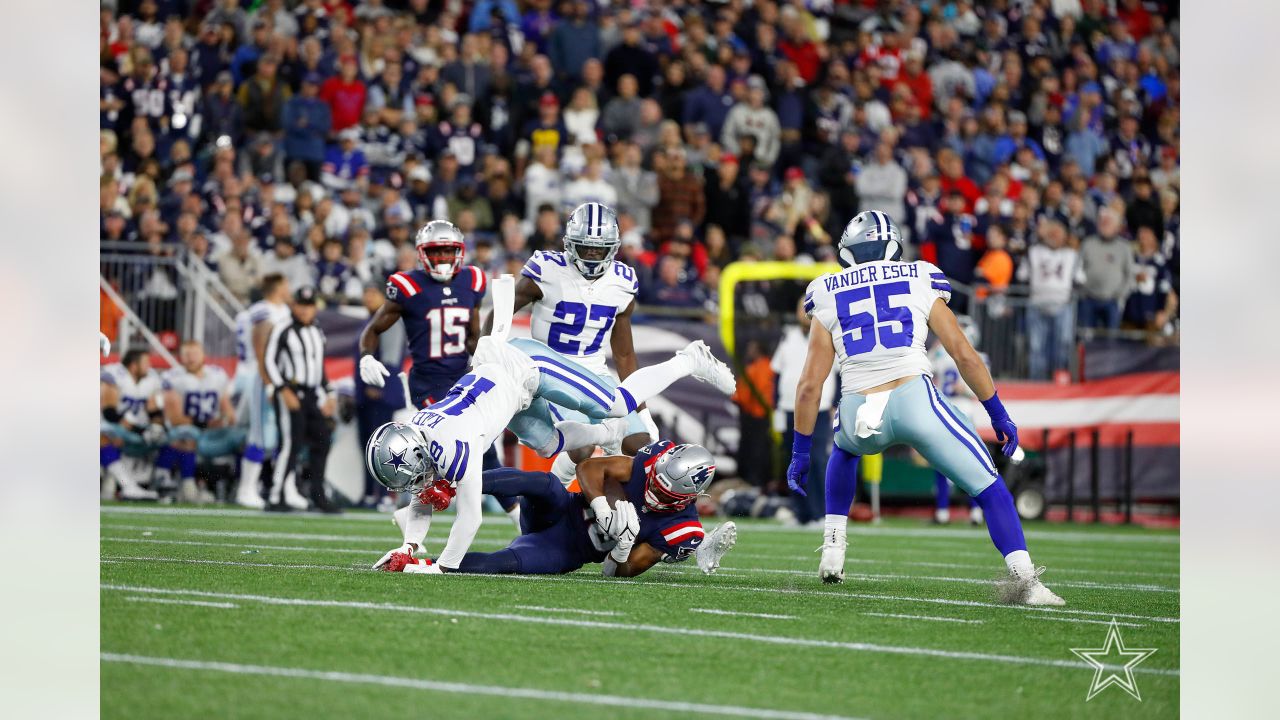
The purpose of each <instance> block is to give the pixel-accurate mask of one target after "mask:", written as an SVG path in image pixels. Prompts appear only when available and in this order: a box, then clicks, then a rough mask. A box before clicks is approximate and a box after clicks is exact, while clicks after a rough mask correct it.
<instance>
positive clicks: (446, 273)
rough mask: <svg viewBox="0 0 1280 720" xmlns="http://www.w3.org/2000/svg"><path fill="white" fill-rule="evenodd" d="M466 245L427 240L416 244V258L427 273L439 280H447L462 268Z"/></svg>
mask: <svg viewBox="0 0 1280 720" xmlns="http://www.w3.org/2000/svg"><path fill="white" fill-rule="evenodd" d="M464 257H466V247H465V246H464V245H463V244H462V243H461V242H458V243H454V242H449V241H440V240H437V241H428V242H426V243H423V244H421V245H419V246H418V259H419V260H421V261H422V267H423V268H425V269H426V271H427V274H428V275H430V276H431V277H433V278H435V279H436V280H439V281H440V282H449V281H450V280H452V279H453V276H454V275H457V274H458V271H459V270H461V269H462V260H463V258H464Z"/></svg>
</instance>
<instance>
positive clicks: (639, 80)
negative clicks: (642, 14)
mask: <svg viewBox="0 0 1280 720" xmlns="http://www.w3.org/2000/svg"><path fill="white" fill-rule="evenodd" d="M642 23H643V21H642V20H641V19H640V18H638V17H636V16H634V15H633V16H632V19H631V20H630V21H629V22H627V24H626V26H625V27H623V29H622V42H621V43H619V44H618V45H617V47H614V48H613V49H612V50H610V51H609V54H608V55H606V56H605V58H604V82H605V84H606V85H608V86H609V87H617V86H618V80H619V79H620V78H621V77H622V76H623V75H624V74H631V75H634V76H635V78H636V85H637V88H638V92H639V95H640V96H641V97H651V96H652V95H653V82H654V80H655V79H657V77H658V58H657V56H656V55H655V54H654V52H653V51H652V50H650V49H649V47H647V45H648V43H646V42H645V38H644V37H643V35H642V34H641V30H640V27H641V25H642ZM573 41H574V43H579V42H582V41H581V40H580V39H579V38H578V37H577V36H574V39H573Z"/></svg>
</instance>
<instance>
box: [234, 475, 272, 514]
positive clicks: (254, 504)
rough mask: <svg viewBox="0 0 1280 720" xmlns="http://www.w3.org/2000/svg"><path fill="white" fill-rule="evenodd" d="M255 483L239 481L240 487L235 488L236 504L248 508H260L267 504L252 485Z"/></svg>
mask: <svg viewBox="0 0 1280 720" xmlns="http://www.w3.org/2000/svg"><path fill="white" fill-rule="evenodd" d="M256 484H257V483H247V482H245V481H244V480H241V481H240V487H238V488H236V504H237V505H239V506H240V507H245V508H249V509H250V510H262V509H263V508H265V507H266V506H267V502H266V501H265V500H263V499H262V495H261V494H259V493H258V492H257V488H255V487H254V485H256Z"/></svg>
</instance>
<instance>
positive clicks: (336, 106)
mask: <svg viewBox="0 0 1280 720" xmlns="http://www.w3.org/2000/svg"><path fill="white" fill-rule="evenodd" d="M359 73H360V66H359V64H358V62H357V61H356V56H355V55H344V56H342V57H341V58H340V59H339V61H338V74H337V75H335V76H333V77H331V78H329V79H328V80H325V81H324V84H322V85H321V86H320V99H321V100H323V101H325V102H326V103H328V104H329V112H330V115H331V117H332V123H333V131H334V132H340V131H342V130H346V129H347V128H349V127H351V126H353V125H357V124H359V123H360V117H361V115H362V114H363V113H364V106H365V101H366V100H367V99H368V96H369V91H368V88H366V87H365V84H364V81H363V80H361V79H360V75H359Z"/></svg>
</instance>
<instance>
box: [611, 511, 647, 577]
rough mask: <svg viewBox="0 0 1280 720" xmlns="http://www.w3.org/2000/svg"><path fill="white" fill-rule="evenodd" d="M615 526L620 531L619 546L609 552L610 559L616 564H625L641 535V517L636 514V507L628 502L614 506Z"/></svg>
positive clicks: (618, 535)
mask: <svg viewBox="0 0 1280 720" xmlns="http://www.w3.org/2000/svg"><path fill="white" fill-rule="evenodd" d="M613 517H614V521H613V523H612V524H613V525H615V526H618V527H619V530H618V533H617V535H615V537H616V538H618V544H617V545H615V546H614V547H613V550H611V551H610V552H609V557H611V558H613V560H614V562H618V563H624V562H626V561H627V558H628V557H630V555H631V548H632V547H634V546H635V544H636V536H638V535H639V534H640V516H639V515H638V514H637V513H636V506H635V505H632V504H631V503H630V502H627V501H626V500H620V501H618V502H617V503H615V504H614V506H613Z"/></svg>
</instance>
